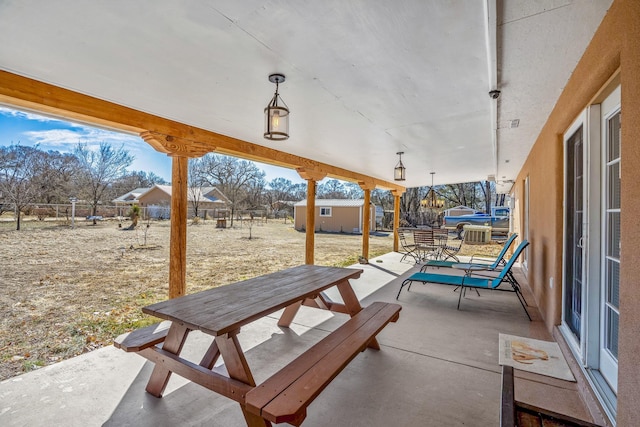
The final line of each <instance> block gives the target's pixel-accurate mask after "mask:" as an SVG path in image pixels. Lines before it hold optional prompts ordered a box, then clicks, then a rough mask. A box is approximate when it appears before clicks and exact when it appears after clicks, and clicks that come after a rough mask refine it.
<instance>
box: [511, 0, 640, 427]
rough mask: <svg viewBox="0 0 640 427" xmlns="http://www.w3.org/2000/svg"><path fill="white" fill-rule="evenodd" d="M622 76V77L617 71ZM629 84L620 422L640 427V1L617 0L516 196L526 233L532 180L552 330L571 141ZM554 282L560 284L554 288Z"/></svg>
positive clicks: (538, 292) (536, 257)
mask: <svg viewBox="0 0 640 427" xmlns="http://www.w3.org/2000/svg"><path fill="white" fill-rule="evenodd" d="M617 73H619V74H617ZM614 76H618V77H619V79H620V83H621V87H622V95H621V98H622V107H621V108H622V147H621V153H622V161H621V177H622V187H621V209H622V213H621V230H622V233H621V234H622V236H621V271H620V330H619V374H618V404H617V425H618V426H636V425H640V415H639V413H638V409H637V408H638V407H640V368H638V367H639V366H640V338H639V336H640V279H639V278H640V262H638V250H640V223H639V221H638V219H637V214H636V212H637V211H638V209H639V208H640V184H638V182H639V181H640V1H637V0H615V1H614V2H613V4H612V6H611V8H610V10H609V12H608V13H607V15H606V16H605V18H604V20H603V22H602V24H601V25H600V27H599V29H598V30H597V32H596V34H595V35H594V37H593V39H592V41H591V43H590V44H589V46H588V48H587V50H586V51H585V53H584V55H583V57H582V58H581V60H580V62H579V63H578V65H577V67H576V68H575V70H574V72H573V74H572V76H571V78H570V80H569V82H568V83H567V85H566V86H565V89H564V90H563V92H562V94H561V96H560V98H559V99H558V102H557V103H556V106H555V108H554V110H553V112H552V113H551V115H550V116H549V118H548V120H547V122H546V124H545V126H544V127H543V129H542V131H541V133H540V135H539V136H538V138H537V140H536V142H535V145H534V147H533V149H532V150H531V152H530V154H529V156H528V158H527V160H526V162H525V164H524V166H523V168H522V170H521V171H520V173H519V175H518V178H517V180H516V182H515V184H514V186H513V189H512V195H513V197H514V198H515V199H516V203H517V206H516V207H515V209H514V215H515V218H514V220H515V221H514V222H515V228H516V230H515V231H519V230H522V227H523V223H522V221H523V215H522V213H523V209H524V198H523V197H524V180H525V178H526V177H527V176H528V177H529V182H530V199H529V200H530V209H529V214H530V215H529V241H530V242H531V250H530V255H529V260H528V266H529V269H528V279H529V284H530V286H531V288H532V290H533V293H534V296H535V299H536V302H537V303H538V306H539V307H540V311H541V314H542V315H543V316H544V320H545V322H546V325H547V328H548V329H549V330H551V329H552V328H553V327H554V325H558V324H559V323H560V321H561V315H562V238H563V237H562V236H563V234H562V233H563V217H562V215H563V170H564V165H563V137H562V135H563V134H564V132H565V131H566V130H567V128H568V127H569V126H570V125H571V123H572V122H573V121H574V120H575V119H576V118H577V117H578V115H579V114H580V113H581V112H582V111H583V110H584V109H585V108H586V107H587V106H588V105H590V104H591V103H594V102H595V103H597V102H598V98H597V97H598V95H599V93H600V91H601V90H602V89H603V88H604V87H605V86H606V85H607V83H608V82H609V80H610V79H611V78H612V77H614ZM551 278H553V281H554V287H553V288H551V287H550V285H549V284H550V279H551Z"/></svg>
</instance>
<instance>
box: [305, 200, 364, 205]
mask: <svg viewBox="0 0 640 427" xmlns="http://www.w3.org/2000/svg"><path fill="white" fill-rule="evenodd" d="M363 205H364V200H363V199H316V207H360V206H363ZM294 206H307V201H306V200H301V201H299V202H298V203H296V204H295V205H294Z"/></svg>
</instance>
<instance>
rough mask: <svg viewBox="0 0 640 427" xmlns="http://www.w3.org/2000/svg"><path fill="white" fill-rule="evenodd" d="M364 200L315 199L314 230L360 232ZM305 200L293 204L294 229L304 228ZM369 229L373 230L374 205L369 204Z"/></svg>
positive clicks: (305, 218)
mask: <svg viewBox="0 0 640 427" xmlns="http://www.w3.org/2000/svg"><path fill="white" fill-rule="evenodd" d="M363 207H364V200H362V199H360V200H351V199H316V213H315V215H316V219H315V225H316V231H329V232H335V233H362V218H363ZM306 209H307V201H306V200H302V201H300V202H298V203H296V204H295V205H294V210H293V218H294V228H295V229H296V230H304V229H306V222H307V217H306ZM369 209H370V214H369V215H370V216H369V217H370V218H371V220H370V222H369V231H374V230H375V218H376V206H375V205H373V204H371V205H370V206H369Z"/></svg>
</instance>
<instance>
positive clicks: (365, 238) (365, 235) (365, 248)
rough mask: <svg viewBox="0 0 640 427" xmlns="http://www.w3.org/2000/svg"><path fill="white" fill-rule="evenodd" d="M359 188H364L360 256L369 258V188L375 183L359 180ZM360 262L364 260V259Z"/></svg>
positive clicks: (373, 186)
mask: <svg viewBox="0 0 640 427" xmlns="http://www.w3.org/2000/svg"><path fill="white" fill-rule="evenodd" d="M358 184H359V185H360V188H362V189H363V190H364V204H363V206H362V258H363V259H364V260H368V259H369V231H370V230H371V190H373V189H374V188H376V186H375V184H373V183H369V182H359V183H358ZM364 260H363V261H362V262H365V261H364Z"/></svg>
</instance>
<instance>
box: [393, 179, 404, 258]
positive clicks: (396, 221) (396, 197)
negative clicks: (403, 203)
mask: <svg viewBox="0 0 640 427" xmlns="http://www.w3.org/2000/svg"><path fill="white" fill-rule="evenodd" d="M391 194H393V251H394V252H398V250H399V248H400V244H399V240H400V238H399V237H398V228H399V227H400V196H401V195H402V193H399V192H397V191H392V192H391Z"/></svg>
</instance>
